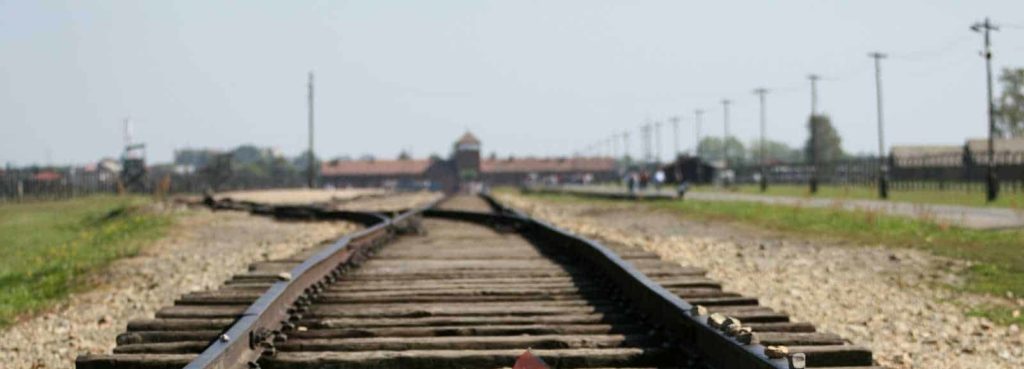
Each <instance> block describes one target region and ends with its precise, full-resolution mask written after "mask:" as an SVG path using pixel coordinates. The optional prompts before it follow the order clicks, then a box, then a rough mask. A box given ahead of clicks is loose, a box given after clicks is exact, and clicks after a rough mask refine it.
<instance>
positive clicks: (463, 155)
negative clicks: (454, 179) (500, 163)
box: [454, 131, 480, 189]
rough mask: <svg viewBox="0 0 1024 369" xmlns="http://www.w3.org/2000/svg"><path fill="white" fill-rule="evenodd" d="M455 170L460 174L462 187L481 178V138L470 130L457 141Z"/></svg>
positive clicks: (466, 187)
mask: <svg viewBox="0 0 1024 369" xmlns="http://www.w3.org/2000/svg"><path fill="white" fill-rule="evenodd" d="M454 149H455V153H454V159H455V171H456V173H457V174H458V176H459V184H460V186H459V187H460V188H462V189H468V188H471V187H470V186H469V185H470V184H472V183H473V182H477V181H479V180H480V140H479V139H477V138H476V136H473V134H472V133H469V132H468V131H467V132H466V133H465V134H463V135H462V137H460V138H459V140H458V141H455V148H454Z"/></svg>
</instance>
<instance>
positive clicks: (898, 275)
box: [499, 194, 1024, 369]
mask: <svg viewBox="0 0 1024 369" xmlns="http://www.w3.org/2000/svg"><path fill="white" fill-rule="evenodd" d="M499 197H500V198H501V200H502V201H504V202H506V203H507V204H509V205H512V206H514V207H516V208H518V209H521V210H524V211H526V212H528V213H530V214H532V215H534V216H537V217H540V218H543V219H546V220H548V221H551V222H553V223H555V224H557V225H559V226H560V227H564V228H566V229H569V230H571V231H574V232H576V233H579V234H581V235H584V236H587V237H591V238H595V239H599V240H602V241H603V242H607V243H617V244H622V245H632V246H635V247H639V248H644V249H647V250H650V251H652V252H656V253H657V254H659V255H660V256H661V257H662V258H663V259H665V260H670V261H674V262H678V263H680V264H682V265H692V266H697V267H703V268H706V269H708V271H709V276H710V277H711V278H714V279H717V280H719V281H721V282H722V283H723V286H724V287H725V288H726V289H728V290H733V291H736V292H740V293H743V294H746V295H751V296H757V297H758V298H760V299H761V301H762V304H763V305H765V306H769V307H772V308H775V309H777V310H780V311H785V312H787V313H789V314H790V315H791V316H792V317H793V319H794V320H796V321H806V322H810V323H813V324H815V325H816V326H817V327H818V329H819V330H820V331H824V332H833V333H837V334H839V335H841V336H843V337H844V338H846V339H849V340H851V341H852V342H853V343H855V344H858V345H864V346H867V347H870V348H871V349H872V351H873V352H874V356H875V360H877V361H878V362H879V364H881V365H883V366H885V367H888V368H900V369H903V368H929V369H934V368H965V369H966V368H978V369H982V368H984V369H993V368H995V369H998V368H1022V367H1024V334H1022V333H1021V332H1020V329H1019V328H1018V327H1015V326H1010V327H1002V326H998V325H995V324H993V323H992V322H990V321H988V320H986V319H984V318H978V317H969V316H966V314H965V311H967V310H968V309H969V308H970V306H976V305H977V304H981V303H984V302H985V301H991V300H987V299H991V298H990V297H985V296H978V295H974V294H967V293H962V292H958V291H956V290H955V289H952V288H947V287H945V286H949V285H953V286H956V285H958V284H960V283H963V281H962V280H961V278H960V277H959V275H960V272H961V271H962V270H963V269H964V268H967V267H969V263H966V262H962V261H957V260H951V259H947V258H941V257H936V256H934V255H932V254H929V253H926V252H922V251H917V250H909V249H900V248H888V247H885V246H881V245H867V246H865V245H849V244H842V243H839V242H837V241H835V240H829V239H827V238H824V237H823V238H821V239H815V240H811V239H798V238H794V237H792V236H785V235H780V234H777V233H772V232H768V231H764V230H761V229H755V228H752V227H747V226H743V225H736V224H731V223H730V224H724V223H713V222H700V221H692V220H685V219H681V218H680V217H678V216H676V215H674V214H671V213H669V212H666V211H660V210H652V209H651V208H649V207H646V206H643V205H639V204H633V203H625V202H620V203H610V202H600V203H599V202H589V203H585V204H584V203H565V202H559V203H554V202H543V201H542V200H537V199H533V198H527V197H524V196H521V195H518V194H507V195H501V196H499Z"/></svg>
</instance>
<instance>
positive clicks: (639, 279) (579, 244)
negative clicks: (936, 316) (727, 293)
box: [483, 194, 790, 369]
mask: <svg viewBox="0 0 1024 369" xmlns="http://www.w3.org/2000/svg"><path fill="white" fill-rule="evenodd" d="M483 197H484V199H485V200H486V201H487V202H488V203H489V204H490V205H491V207H493V208H494V209H495V210H496V211H498V212H500V213H502V214H503V215H502V216H501V217H503V218H506V219H505V220H504V221H505V222H509V221H512V219H514V222H516V223H519V227H521V228H523V230H524V233H525V234H527V235H528V237H535V238H536V239H539V240H542V242H552V243H556V244H560V245H562V246H563V247H567V248H570V249H572V250H573V252H574V253H576V254H577V255H579V256H580V257H582V258H584V259H586V260H587V261H589V262H590V263H591V264H592V265H594V266H596V267H597V268H598V269H600V270H601V271H603V272H604V273H605V274H606V275H607V276H608V277H609V278H611V279H612V281H614V282H615V284H617V285H618V286H619V289H620V290H621V291H623V293H624V294H626V295H628V297H629V299H630V300H631V301H632V302H633V303H634V304H636V306H637V307H638V308H640V309H641V310H643V312H644V314H645V315H647V316H648V317H650V319H651V320H652V321H654V322H657V323H658V324H660V325H661V326H662V327H663V329H664V330H665V331H666V333H668V336H669V337H673V338H674V339H676V340H677V341H676V342H673V344H674V346H676V347H681V348H683V349H684V350H686V351H688V353H689V354H690V355H692V356H694V357H699V358H701V359H702V360H703V361H704V362H706V363H708V364H711V365H712V366H713V367H716V368H765V369H768V368H772V369H788V368H790V363H789V362H788V360H787V359H785V358H780V359H771V358H769V357H768V356H766V355H765V354H764V352H765V347H764V346H762V345H759V344H756V343H755V344H743V343H741V342H740V341H739V340H737V339H735V338H733V337H729V336H728V335H726V334H725V333H724V332H722V331H721V330H720V329H717V328H715V327H712V326H711V325H710V324H709V322H708V317H707V316H706V315H699V314H697V313H696V309H695V307H694V306H693V305H691V304H690V303H688V302H686V301H685V300H683V299H682V298H680V297H679V296H676V295H675V294H673V293H672V292H670V291H668V290H667V289H665V288H664V287H662V286H661V285H660V284H658V283H657V282H655V281H653V280H651V278H649V277H647V276H646V275H644V274H643V273H641V272H640V271H639V270H637V269H636V268H635V267H634V266H633V265H632V264H630V263H628V262H626V261H625V260H623V259H622V258H621V257H619V256H618V255H617V254H616V253H615V252H613V251H611V250H610V249H609V248H607V247H605V246H604V245H602V244H600V243H598V242H597V241H594V240H590V239H587V238H584V237H581V236H578V235H575V234H572V233H570V232H568V231H565V230H563V229H560V228H558V227H556V226H554V225H551V224H549V223H547V222H544V221H541V220H537V219H534V218H531V217H529V216H527V215H526V214H524V213H522V212H520V211H518V210H516V209H513V208H510V207H507V206H505V205H503V204H501V203H500V202H498V201H497V200H495V199H494V198H493V197H492V196H490V195H487V194H484V195H483Z"/></svg>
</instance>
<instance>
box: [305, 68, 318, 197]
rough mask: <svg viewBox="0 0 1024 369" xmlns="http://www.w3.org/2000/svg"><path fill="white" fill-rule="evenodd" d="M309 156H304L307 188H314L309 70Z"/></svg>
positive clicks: (311, 89)
mask: <svg viewBox="0 0 1024 369" xmlns="http://www.w3.org/2000/svg"><path fill="white" fill-rule="evenodd" d="M308 154H309V156H308V157H307V158H306V159H307V161H308V162H309V166H308V168H306V180H307V181H308V182H309V183H308V186H309V188H315V185H316V183H315V182H316V167H315V166H316V163H315V161H316V160H314V158H315V156H314V155H313V72H312V71H310V72H309V153H308Z"/></svg>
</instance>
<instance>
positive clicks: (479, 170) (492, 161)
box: [320, 132, 619, 192]
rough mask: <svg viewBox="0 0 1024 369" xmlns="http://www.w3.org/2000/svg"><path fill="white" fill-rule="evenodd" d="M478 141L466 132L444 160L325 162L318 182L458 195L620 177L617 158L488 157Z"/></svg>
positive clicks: (339, 185) (343, 185) (342, 185)
mask: <svg viewBox="0 0 1024 369" xmlns="http://www.w3.org/2000/svg"><path fill="white" fill-rule="evenodd" d="M480 148H481V142H480V140H479V139H477V138H476V137H475V136H474V135H473V134H472V133H469V132H466V133H465V134H464V135H462V137H460V138H459V139H458V140H457V141H456V142H455V144H454V145H453V147H452V153H451V155H450V156H449V158H448V159H433V160H432V159H396V160H342V161H331V162H326V163H324V164H323V165H322V166H321V168H320V176H321V181H322V183H323V184H325V185H331V186H335V187H398V188H431V189H435V190H442V191H448V192H452V191H457V190H459V189H460V188H466V187H467V186H469V185H472V184H482V185H487V186H500V185H519V184H522V183H524V182H526V181H531V180H554V181H559V182H578V181H581V180H583V178H587V179H589V180H595V181H608V180H614V179H616V178H618V176H619V173H618V168H617V165H616V162H615V159H612V158H605V157H575V158H566V157H551V158H533V157H528V158H513V157H509V158H504V159H500V158H487V159H482V158H481V157H480V151H481V150H480Z"/></svg>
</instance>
